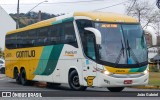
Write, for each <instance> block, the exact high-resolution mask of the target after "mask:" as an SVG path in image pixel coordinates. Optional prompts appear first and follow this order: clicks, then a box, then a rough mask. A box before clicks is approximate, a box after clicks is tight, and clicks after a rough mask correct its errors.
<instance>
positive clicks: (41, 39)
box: [36, 27, 49, 46]
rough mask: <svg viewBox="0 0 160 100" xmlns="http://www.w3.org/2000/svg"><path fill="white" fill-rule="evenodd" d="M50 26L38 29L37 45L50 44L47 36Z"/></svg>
mask: <svg viewBox="0 0 160 100" xmlns="http://www.w3.org/2000/svg"><path fill="white" fill-rule="evenodd" d="M48 29H49V28H48V27H44V28H40V29H38V39H37V44H36V45H37V46H45V45H48V43H47V37H48Z"/></svg>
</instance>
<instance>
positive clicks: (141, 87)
mask: <svg viewBox="0 0 160 100" xmlns="http://www.w3.org/2000/svg"><path fill="white" fill-rule="evenodd" d="M130 88H137V89H160V86H156V85H155V86H153V85H146V86H132V87H130Z"/></svg>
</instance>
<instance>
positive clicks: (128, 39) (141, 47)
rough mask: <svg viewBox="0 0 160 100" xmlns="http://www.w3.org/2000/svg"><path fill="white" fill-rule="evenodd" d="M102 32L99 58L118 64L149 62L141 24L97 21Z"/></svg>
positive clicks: (96, 25) (97, 26)
mask: <svg viewBox="0 0 160 100" xmlns="http://www.w3.org/2000/svg"><path fill="white" fill-rule="evenodd" d="M95 28H97V29H98V30H99V31H100V32H101V37H102V42H101V44H100V47H99V48H98V50H99V60H100V61H102V62H109V63H112V64H114V65H113V66H116V65H118V64H122V65H124V64H125V65H126V64H127V65H129V64H130V65H133V64H140V63H144V62H147V48H146V42H145V39H144V35H143V30H142V28H141V26H140V25H139V24H110V23H99V22H96V23H95Z"/></svg>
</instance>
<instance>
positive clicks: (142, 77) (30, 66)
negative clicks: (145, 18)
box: [5, 12, 149, 92]
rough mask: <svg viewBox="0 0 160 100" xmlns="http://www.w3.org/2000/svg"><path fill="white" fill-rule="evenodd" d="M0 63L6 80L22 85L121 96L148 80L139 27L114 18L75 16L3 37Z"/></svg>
mask: <svg viewBox="0 0 160 100" xmlns="http://www.w3.org/2000/svg"><path fill="white" fill-rule="evenodd" d="M5 60H6V62H5V63H6V76H8V77H10V78H14V79H16V81H17V82H18V83H21V84H22V85H26V84H28V83H30V82H32V81H44V82H47V84H48V85H59V84H61V83H68V84H69V85H70V87H71V88H72V89H73V90H85V89H86V88H87V87H104V88H108V89H109V90H110V91H112V92H120V91H122V90H123V89H124V87H126V86H135V85H146V84H147V83H148V76H149V73H148V67H147V64H148V58H147V48H146V42H145V39H144V33H143V30H142V28H141V26H140V24H139V22H137V20H136V19H134V18H132V17H129V16H126V15H120V14H114V13H103V12H75V13H73V14H68V15H64V16H59V17H56V18H52V19H48V20H45V21H42V22H38V23H36V24H33V25H30V26H27V27H24V28H20V29H17V30H14V31H11V32H8V33H7V35H6V48H5Z"/></svg>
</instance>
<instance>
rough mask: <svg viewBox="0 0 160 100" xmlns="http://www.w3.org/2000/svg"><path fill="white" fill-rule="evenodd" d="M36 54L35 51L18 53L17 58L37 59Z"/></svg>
mask: <svg viewBox="0 0 160 100" xmlns="http://www.w3.org/2000/svg"><path fill="white" fill-rule="evenodd" d="M35 55H36V52H35V50H30V51H29V50H25V51H17V52H16V57H17V58H28V57H29V58H30V57H35Z"/></svg>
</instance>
